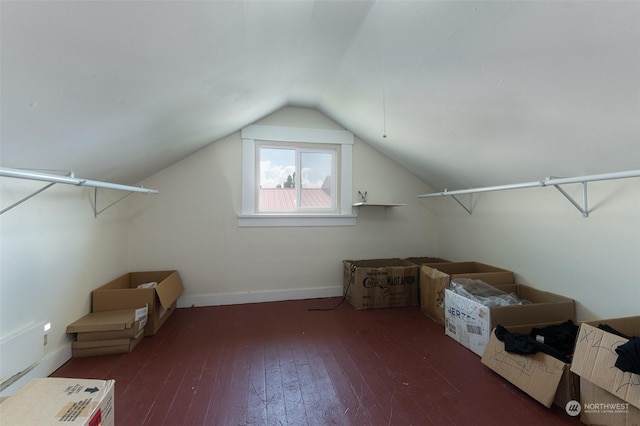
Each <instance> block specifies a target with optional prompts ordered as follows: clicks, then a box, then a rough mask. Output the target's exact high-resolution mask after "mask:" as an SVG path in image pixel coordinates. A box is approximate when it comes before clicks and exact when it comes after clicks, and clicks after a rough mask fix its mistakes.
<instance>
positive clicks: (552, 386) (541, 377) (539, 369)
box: [482, 321, 579, 409]
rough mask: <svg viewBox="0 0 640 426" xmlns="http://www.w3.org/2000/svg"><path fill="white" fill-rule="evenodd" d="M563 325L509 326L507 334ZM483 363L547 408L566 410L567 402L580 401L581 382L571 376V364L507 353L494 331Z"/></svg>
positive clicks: (538, 355)
mask: <svg viewBox="0 0 640 426" xmlns="http://www.w3.org/2000/svg"><path fill="white" fill-rule="evenodd" d="M563 322H564V321H556V322H551V323H544V324H529V325H523V326H510V327H507V330H509V332H511V333H524V334H529V333H531V330H532V329H534V328H544V327H547V326H550V325H556V324H562V323H563ZM482 363H483V364H484V365H486V366H487V367H489V368H490V369H491V370H493V371H495V372H496V373H498V374H499V375H501V376H502V377H504V378H505V379H506V380H507V381H508V382H510V383H513V384H514V385H515V386H516V387H517V388H519V389H521V390H523V391H524V392H525V393H526V394H528V395H529V396H531V397H532V398H533V399H535V400H536V401H538V402H539V403H541V404H542V405H544V406H545V407H547V408H549V407H551V404H556V405H558V406H560V407H562V408H563V409H564V408H565V406H566V404H567V402H569V401H575V400H578V398H579V380H578V377H577V376H575V375H574V374H573V373H571V371H570V368H571V364H567V363H565V362H563V361H561V360H559V359H557V358H554V357H552V356H551V355H548V354H546V353H544V352H538V353H535V354H530V355H520V354H516V353H512V352H507V351H505V349H504V342H502V341H500V340H499V339H498V338H497V337H496V335H495V329H493V330H492V331H491V335H490V337H489V342H488V343H487V346H486V347H485V349H484V352H483V354H482Z"/></svg>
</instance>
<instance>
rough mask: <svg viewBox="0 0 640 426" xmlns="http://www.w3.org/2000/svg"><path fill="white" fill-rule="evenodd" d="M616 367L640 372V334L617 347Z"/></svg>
mask: <svg viewBox="0 0 640 426" xmlns="http://www.w3.org/2000/svg"><path fill="white" fill-rule="evenodd" d="M616 353H617V354H618V359H617V360H616V364H615V365H616V367H618V368H619V369H620V370H622V371H624V372H629V373H634V374H640V336H632V337H631V338H630V339H629V341H628V342H627V343H625V344H623V345H620V346H618V347H617V348H616Z"/></svg>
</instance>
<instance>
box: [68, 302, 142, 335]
mask: <svg viewBox="0 0 640 426" xmlns="http://www.w3.org/2000/svg"><path fill="white" fill-rule="evenodd" d="M148 313H149V308H148V307H147V306H145V307H143V308H139V309H119V310H115V311H103V312H92V313H90V314H87V315H85V316H84V317H82V318H80V319H79V320H77V321H74V322H72V323H71V324H69V325H68V326H67V333H77V336H76V340H77V341H79V342H83V341H94V340H111V339H133V338H134V337H136V336H137V335H138V334H139V333H140V331H142V330H143V329H144V327H145V325H146V324H147V316H148Z"/></svg>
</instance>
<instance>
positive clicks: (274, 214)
mask: <svg viewBox="0 0 640 426" xmlns="http://www.w3.org/2000/svg"><path fill="white" fill-rule="evenodd" d="M242 140H243V147H242V149H243V153H242V157H243V164H242V168H243V170H242V180H243V182H242V187H243V188H242V214H241V215H239V216H238V224H239V225H240V226H336V225H355V215H353V214H352V211H351V152H352V145H353V135H352V134H351V133H349V132H347V131H344V130H322V129H302V128H289V127H279V126H249V127H247V128H245V129H243V130H242Z"/></svg>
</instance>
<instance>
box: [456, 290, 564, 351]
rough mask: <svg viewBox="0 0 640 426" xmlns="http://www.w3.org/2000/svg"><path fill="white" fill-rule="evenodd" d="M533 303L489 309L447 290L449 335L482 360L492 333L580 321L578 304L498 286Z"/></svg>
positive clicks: (552, 294)
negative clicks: (499, 327) (548, 323)
mask: <svg viewBox="0 0 640 426" xmlns="http://www.w3.org/2000/svg"><path fill="white" fill-rule="evenodd" d="M495 287H496V288H499V289H500V290H502V291H504V292H506V293H515V294H516V296H518V297H519V298H520V299H524V300H527V301H529V302H531V303H528V304H523V305H509V306H495V307H487V306H484V305H482V304H480V303H478V302H476V301H474V300H471V299H468V298H466V297H464V296H461V295H459V294H456V293H454V292H453V291H451V290H449V289H446V290H445V296H444V304H445V327H444V328H445V334H447V335H448V336H449V337H451V338H453V339H454V340H456V341H457V342H459V343H460V344H462V345H463V346H464V347H466V348H468V349H470V350H471V351H473V352H474V353H475V354H477V355H480V356H482V353H483V352H484V348H485V346H486V345H487V343H488V342H489V336H490V334H491V330H493V329H494V328H495V327H496V326H497V325H502V326H504V327H506V326H509V325H511V326H513V325H524V324H535V323H541V322H555V321H567V320H572V321H575V319H576V307H575V301H574V300H573V299H570V298H568V297H564V296H560V295H557V294H554V293H549V292H546V291H542V290H538V289H535V288H533V287H529V286H526V285H522V284H510V285H501V286H495Z"/></svg>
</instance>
